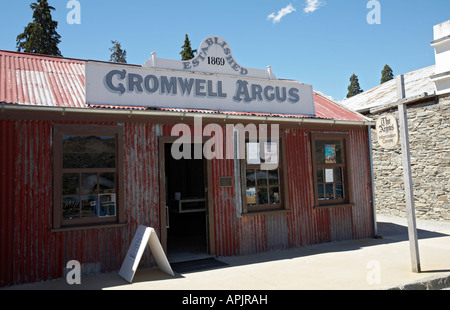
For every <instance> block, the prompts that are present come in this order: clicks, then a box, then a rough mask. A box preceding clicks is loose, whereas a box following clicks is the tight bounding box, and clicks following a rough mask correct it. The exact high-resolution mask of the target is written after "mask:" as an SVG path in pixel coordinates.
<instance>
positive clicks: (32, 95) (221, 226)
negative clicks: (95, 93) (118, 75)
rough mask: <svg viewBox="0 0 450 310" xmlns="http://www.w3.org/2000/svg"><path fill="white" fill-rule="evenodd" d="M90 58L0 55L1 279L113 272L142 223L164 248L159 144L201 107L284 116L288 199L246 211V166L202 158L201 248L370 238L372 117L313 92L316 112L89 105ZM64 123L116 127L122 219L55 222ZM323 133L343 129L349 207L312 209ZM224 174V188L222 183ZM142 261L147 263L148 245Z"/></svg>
mask: <svg viewBox="0 0 450 310" xmlns="http://www.w3.org/2000/svg"><path fill="white" fill-rule="evenodd" d="M85 64H86V61H84V60H77V59H68V58H58V57H47V56H42V55H34V54H26V53H17V52H8V51H0V150H1V151H0V216H1V230H0V260H1V263H0V286H7V285H15V284H21V283H27V282H36V281H45V280H49V279H56V278H60V277H63V276H64V271H65V267H66V266H65V265H66V264H67V262H68V261H70V260H78V261H79V262H81V264H82V266H83V272H84V273H96V272H109V271H115V270H119V269H120V267H121V264H122V261H123V259H124V257H125V255H126V253H127V250H128V247H129V245H130V243H131V240H132V238H133V235H134V233H135V232H136V230H137V227H138V226H139V225H145V226H150V227H153V228H154V229H155V230H156V231H157V232H158V234H159V236H160V239H161V241H162V242H163V245H164V247H165V249H167V238H168V237H167V235H168V229H171V228H166V224H165V223H166V220H167V219H166V216H167V214H166V213H165V212H164V210H165V209H164V204H166V201H165V200H166V199H167V198H166V197H164V195H165V190H164V191H163V190H162V189H163V188H164V189H165V188H166V184H164V178H161V173H162V174H164V172H161V169H162V167H164V164H168V163H167V160H166V159H165V158H164V156H163V155H162V154H161V152H162V148H161V146H163V147H164V145H165V144H164V143H162V144H161V141H163V140H164V138H167V137H169V136H170V135H171V130H172V128H173V126H174V125H175V124H177V123H178V122H180V121H182V120H183V121H185V122H187V123H188V124H189V123H192V119H193V118H194V117H195V116H198V115H201V116H202V117H203V122H204V124H208V123H213V122H216V123H219V124H223V126H225V124H236V123H250V122H252V123H256V124H263V123H265V124H279V125H280V136H281V139H282V141H283V145H281V148H280V152H281V153H282V154H283V156H284V159H283V174H284V175H285V176H284V177H285V180H286V182H285V184H283V187H284V188H283V189H282V190H283V191H284V193H285V194H284V195H285V196H283V199H285V201H286V202H288V203H289V205H288V207H286V208H284V209H283V210H275V211H267V212H255V213H251V212H249V213H247V214H244V213H243V212H242V210H241V209H239V208H238V205H239V204H240V202H241V201H242V197H238V196H239V194H237V193H239V188H236V187H237V186H238V184H236V180H240V179H241V176H240V175H239V174H240V173H241V172H240V171H242V170H239V169H242V168H239V167H237V163H238V162H236V161H235V160H233V159H212V160H208V161H207V163H205V166H206V168H205V175H206V176H205V182H206V183H207V187H208V192H207V204H208V213H207V214H208V218H207V225H208V229H207V234H208V237H207V238H208V242H207V246H208V249H207V252H208V254H211V255H214V256H218V257H220V256H232V255H244V254H251V253H260V252H264V251H271V250H276V249H286V248H291V247H299V246H306V245H312V244H317V243H323V242H331V241H339V240H347V239H359V238H371V237H373V236H374V234H375V223H374V213H373V212H374V206H373V190H372V176H371V155H370V137H369V135H370V130H369V129H368V128H369V127H370V125H371V123H370V122H368V120H367V119H366V118H365V117H363V116H361V115H360V114H357V113H354V112H351V111H349V110H347V109H346V108H344V107H342V106H340V105H339V104H337V103H336V102H334V101H332V100H331V99H329V98H327V97H326V96H324V95H322V94H320V93H318V92H315V93H314V101H315V107H316V117H309V116H302V115H281V114H280V115H274V114H264V113H246V112H232V111H230V112H224V111H210V110H201V111H200V110H187V109H171V108H159V109H158V108H143V107H114V106H90V105H88V104H87V103H86V101H85ZM61 124H65V125H67V124H73V125H85V126H87V125H101V126H114V127H119V128H120V131H121V135H120V136H119V137H120V138H121V139H122V140H121V141H119V142H118V143H119V144H120V145H121V147H120V148H119V149H120V150H121V151H122V154H121V156H122V161H123V165H119V169H123V171H121V172H120V175H122V178H121V180H117V179H116V182H118V183H119V184H120V185H119V186H121V187H122V188H121V193H123V194H122V195H121V196H118V199H119V200H120V199H121V202H122V204H123V212H122V213H120V214H119V219H118V222H117V223H105V224H104V225H97V226H86V225H84V226H67V227H64V226H60V227H55V218H54V217H55V213H54V208H55V194H56V193H55V186H57V185H55V166H54V165H55V161H56V160H57V158H55V154H56V153H55V145H56V142H55V140H54V139H55V138H54V137H55V130H56V129H55V128H58V125H61ZM224 128H225V127H224ZM319 133H328V134H329V133H331V134H333V133H335V134H337V135H342V134H345V135H346V138H345V139H346V140H345V141H346V145H347V149H346V153H347V155H346V156H347V158H348V162H347V166H346V169H347V171H348V178H349V180H351V182H349V183H346V185H348V186H349V187H350V188H349V189H347V191H348V196H349V197H348V199H347V201H346V202H345V203H341V204H335V205H325V206H318V205H317V199H316V198H315V195H317V193H316V194H315V188H316V185H315V181H314V175H315V172H314V171H313V164H312V161H313V157H314V156H313V155H314V154H313V137H314V134H319ZM168 141H172V140H168ZM57 156H58V154H57V155H56V157H57ZM244 173H245V171H244ZM224 178H225V179H227V180H228V181H230V180H231V181H232V182H231V185H230V184H228V185H223V184H221V183H220V182H221V181H222V180H223V179H224ZM244 179H245V178H244ZM258 182H259V181H258ZM239 186H241V187H242V184H240V185H239ZM244 187H245V186H244ZM243 192H244V193H245V189H244V191H243ZM278 194H279V193H278ZM57 197H58V196H57ZM119 197H120V198H119ZM244 204H245V203H244ZM241 208H242V205H241ZM119 212H120V211H119ZM162 223H164V224H162ZM141 265H142V266H143V267H153V266H154V261H153V259H152V257H151V254H150V253H149V251H147V252H146V253H145V254H144V258H143V261H142V263H141Z"/></svg>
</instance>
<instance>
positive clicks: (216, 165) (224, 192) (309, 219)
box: [163, 126, 374, 256]
mask: <svg viewBox="0 0 450 310" xmlns="http://www.w3.org/2000/svg"><path fill="white" fill-rule="evenodd" d="M163 133H164V135H170V126H164V130H163ZM310 136H311V132H310V130H304V129H290V130H286V133H285V138H286V145H285V148H286V163H285V166H286V168H285V171H286V172H287V173H288V184H287V186H288V187H289V200H290V209H291V211H289V212H284V213H273V214H268V213H265V214H255V215H250V216H239V215H238V214H236V200H235V192H234V188H227V187H219V185H218V181H219V178H220V177H230V176H234V162H233V160H226V159H224V160H217V159H214V160H213V161H212V172H211V173H212V179H213V183H214V188H213V197H214V201H213V205H214V212H215V214H214V216H215V218H214V220H215V225H214V226H215V232H214V233H215V240H216V243H215V245H216V249H215V250H216V255H218V256H230V255H242V254H250V253H258V252H263V251H268V250H274V249H283V248H289V247H297V246H305V245H311V244H317V243H323V242H331V241H339V240H348V239H353V238H370V237H372V236H373V232H374V229H373V215H372V203H371V200H372V193H371V179H370V157H369V147H368V135H367V132H366V131H365V130H364V129H363V130H354V131H349V137H350V139H349V140H350V145H349V151H350V156H351V164H350V166H349V172H350V174H351V178H352V185H353V188H354V190H353V195H354V197H353V200H354V202H355V206H354V207H346V208H324V209H313V205H314V195H313V179H312V167H311V161H312V159H311V141H310Z"/></svg>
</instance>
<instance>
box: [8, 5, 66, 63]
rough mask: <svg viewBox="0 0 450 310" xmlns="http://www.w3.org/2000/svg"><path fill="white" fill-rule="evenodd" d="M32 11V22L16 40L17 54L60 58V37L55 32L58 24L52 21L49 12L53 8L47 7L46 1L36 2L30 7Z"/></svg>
mask: <svg viewBox="0 0 450 310" xmlns="http://www.w3.org/2000/svg"><path fill="white" fill-rule="evenodd" d="M30 7H31V9H32V10H33V22H31V23H29V24H28V26H26V27H25V30H24V32H23V33H21V34H19V35H18V36H17V39H16V42H17V43H16V47H17V50H18V51H19V52H21V51H24V52H27V53H38V54H45V55H53V56H61V51H60V50H59V48H58V44H59V43H60V42H61V40H60V39H61V36H60V35H59V34H58V33H57V32H56V28H57V27H58V22H57V21H54V20H53V19H52V13H51V11H54V10H55V8H54V7H52V6H49V5H48V2H47V0H37V3H32V4H31V5H30Z"/></svg>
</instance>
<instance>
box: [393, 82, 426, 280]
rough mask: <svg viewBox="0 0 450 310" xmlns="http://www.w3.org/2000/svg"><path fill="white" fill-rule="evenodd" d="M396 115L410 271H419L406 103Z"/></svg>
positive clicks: (401, 91) (401, 89)
mask: <svg viewBox="0 0 450 310" xmlns="http://www.w3.org/2000/svg"><path fill="white" fill-rule="evenodd" d="M397 95H398V99H399V100H400V99H404V98H406V93H405V80H404V76H403V75H399V76H397ZM398 117H399V123H400V141H401V146H402V163H403V181H404V184H405V200H406V216H407V219H408V236H409V246H410V252H411V264H412V271H413V272H416V273H419V272H420V271H421V270H420V257H419V244H418V240H417V228H416V213H415V207H414V193H413V182H412V174H411V155H410V151H409V133H408V115H407V111H406V104H405V103H399V104H398Z"/></svg>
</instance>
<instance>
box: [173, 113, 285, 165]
mask: <svg viewBox="0 0 450 310" xmlns="http://www.w3.org/2000/svg"><path fill="white" fill-rule="evenodd" d="M191 128H192V127H191V126H189V125H187V124H183V123H180V124H176V125H175V126H173V128H172V131H171V135H172V136H173V137H179V138H178V139H177V140H176V141H175V142H174V143H173V144H172V148H171V154H172V157H173V158H174V159H175V160H179V159H182V158H184V159H202V158H205V159H208V160H212V159H247V162H248V163H251V164H260V165H261V169H262V170H274V169H276V168H278V158H279V134H280V131H279V125H278V124H271V125H270V127H269V126H268V125H267V124H259V125H258V126H257V125H255V124H247V125H245V126H244V125H243V124H227V125H225V128H223V127H222V126H221V125H219V124H213V123H212V124H207V125H205V126H203V121H202V117H201V116H195V117H194V126H193V130H192V129H191ZM205 138H206V139H207V140H206V141H205Z"/></svg>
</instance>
